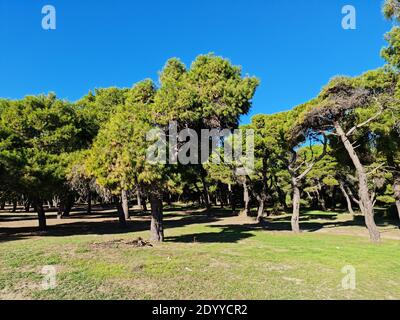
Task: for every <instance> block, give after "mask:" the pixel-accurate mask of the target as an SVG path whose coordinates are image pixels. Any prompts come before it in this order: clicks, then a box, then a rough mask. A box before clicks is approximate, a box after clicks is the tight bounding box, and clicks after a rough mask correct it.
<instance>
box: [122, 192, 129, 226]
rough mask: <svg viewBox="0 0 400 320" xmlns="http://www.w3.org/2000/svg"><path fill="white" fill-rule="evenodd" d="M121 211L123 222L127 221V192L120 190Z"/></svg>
mask: <svg viewBox="0 0 400 320" xmlns="http://www.w3.org/2000/svg"><path fill="white" fill-rule="evenodd" d="M121 202H122V210H123V211H124V216H125V220H129V219H130V217H129V204H128V191H126V190H122V192H121Z"/></svg>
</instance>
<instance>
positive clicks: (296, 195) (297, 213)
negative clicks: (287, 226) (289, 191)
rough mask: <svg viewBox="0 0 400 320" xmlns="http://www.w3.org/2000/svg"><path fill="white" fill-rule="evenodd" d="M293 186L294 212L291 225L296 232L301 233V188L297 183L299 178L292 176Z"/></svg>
mask: <svg viewBox="0 0 400 320" xmlns="http://www.w3.org/2000/svg"><path fill="white" fill-rule="evenodd" d="M292 187H293V199H292V201H293V213H292V219H291V226H292V231H293V232H294V233H299V232H300V224H299V220H300V189H299V187H298V185H297V179H296V178H294V177H293V178H292Z"/></svg>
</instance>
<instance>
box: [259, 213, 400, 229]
mask: <svg viewBox="0 0 400 320" xmlns="http://www.w3.org/2000/svg"><path fill="white" fill-rule="evenodd" d="M375 223H376V225H377V226H378V227H387V226H393V227H394V228H395V227H400V221H396V220H390V219H385V218H382V217H376V218H375ZM262 227H263V229H264V230H269V231H291V230H292V227H291V223H290V217H282V218H276V219H264V220H263V224H262ZM335 227H366V226H365V221H364V217H363V216H355V217H353V220H344V221H341V220H335V219H330V218H328V219H326V218H321V219H320V220H319V221H318V220H317V219H315V218H310V217H304V216H303V217H300V229H301V230H302V231H307V232H316V231H318V230H320V229H323V228H325V229H329V228H335Z"/></svg>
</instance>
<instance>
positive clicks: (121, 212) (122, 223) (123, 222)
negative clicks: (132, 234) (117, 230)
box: [117, 201, 126, 228]
mask: <svg viewBox="0 0 400 320" xmlns="http://www.w3.org/2000/svg"><path fill="white" fill-rule="evenodd" d="M117 211H118V221H119V225H120V227H122V228H125V227H126V219H125V213H124V209H123V208H122V202H121V201H118V203H117Z"/></svg>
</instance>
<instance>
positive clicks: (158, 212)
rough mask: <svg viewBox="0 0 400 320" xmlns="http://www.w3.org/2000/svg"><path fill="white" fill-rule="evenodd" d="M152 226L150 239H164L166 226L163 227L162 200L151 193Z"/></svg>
mask: <svg viewBox="0 0 400 320" xmlns="http://www.w3.org/2000/svg"><path fill="white" fill-rule="evenodd" d="M150 202H151V203H150V204H151V226H150V234H151V236H150V239H151V240H152V241H157V242H162V241H164V228H163V208H162V206H163V205H162V200H161V199H160V197H159V196H157V195H151V198H150Z"/></svg>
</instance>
